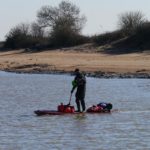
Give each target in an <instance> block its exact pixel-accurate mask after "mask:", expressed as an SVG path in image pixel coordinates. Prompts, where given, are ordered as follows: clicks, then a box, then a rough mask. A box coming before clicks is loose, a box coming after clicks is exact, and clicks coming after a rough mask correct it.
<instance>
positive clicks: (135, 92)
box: [0, 72, 150, 150]
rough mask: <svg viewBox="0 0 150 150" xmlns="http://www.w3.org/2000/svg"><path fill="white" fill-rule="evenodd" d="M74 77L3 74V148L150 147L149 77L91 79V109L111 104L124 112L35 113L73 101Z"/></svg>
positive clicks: (144, 149)
mask: <svg viewBox="0 0 150 150" xmlns="http://www.w3.org/2000/svg"><path fill="white" fill-rule="evenodd" d="M72 79H73V77H72V76H67V75H27V74H12V73H4V72H0V83H1V84H0V109H1V113H0V149H2V150H3V149H4V150H34V149H36V150H49V149H58V150H62V149H65V150H67V149H68V150H70V149H74V150H79V149H87V150H91V149H92V150H99V149H101V150H108V149H112V150H120V149H133V150H135V149H138V150H149V149H150V143H149V131H150V126H149V124H150V115H149V114H150V91H149V87H150V80H148V79H95V78H87V93H86V104H87V107H88V106H90V105H92V104H97V103H99V102H100V101H106V102H111V103H112V104H113V106H114V109H119V111H118V112H114V113H111V114H78V115H64V116H45V117H37V116H36V115H34V113H33V111H34V110H37V109H55V108H56V107H57V105H58V104H59V103H60V102H63V103H68V101H69V96H70V89H71V81H72ZM72 104H73V105H75V102H74V98H73V99H72Z"/></svg>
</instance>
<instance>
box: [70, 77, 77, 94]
mask: <svg viewBox="0 0 150 150" xmlns="http://www.w3.org/2000/svg"><path fill="white" fill-rule="evenodd" d="M72 86H73V87H72V90H71V93H73V91H74V90H75V88H76V87H77V81H76V80H73V81H72Z"/></svg>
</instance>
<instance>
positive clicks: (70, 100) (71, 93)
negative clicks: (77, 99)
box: [68, 93, 72, 106]
mask: <svg viewBox="0 0 150 150" xmlns="http://www.w3.org/2000/svg"><path fill="white" fill-rule="evenodd" d="M71 97H72V93H71V94H70V99H69V103H68V106H69V105H70V103H71Z"/></svg>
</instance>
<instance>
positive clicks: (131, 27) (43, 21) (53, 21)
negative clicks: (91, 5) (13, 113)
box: [4, 1, 150, 49]
mask: <svg viewBox="0 0 150 150" xmlns="http://www.w3.org/2000/svg"><path fill="white" fill-rule="evenodd" d="M36 16H37V20H36V21H35V22H33V23H31V24H27V23H20V24H19V25H16V26H15V27H13V28H12V29H10V31H9V32H8V34H7V35H6V41H5V45H4V46H5V47H6V48H11V49H17V48H18V49H20V48H35V49H38V48H53V47H67V46H73V45H78V44H83V43H87V42H94V43H96V44H98V45H103V44H107V43H110V42H113V41H116V40H119V39H122V38H128V39H129V38H130V39H131V41H132V42H136V43H138V44H139V43H142V42H143V40H146V41H147V42H148V41H149V40H150V38H149V35H150V23H149V21H148V20H146V19H145V16H144V15H143V13H142V12H140V11H136V12H126V13H123V14H120V15H119V18H118V29H117V30H115V31H113V32H106V33H103V34H100V35H95V36H91V37H87V36H83V35H82V34H81V31H82V29H83V27H84V25H85V23H86V17H85V16H84V15H82V14H81V12H80V9H79V7H78V6H76V5H75V4H73V3H71V2H69V1H62V2H60V4H59V5H58V6H57V7H52V6H43V7H41V8H40V9H39V11H38V12H37V15H36Z"/></svg>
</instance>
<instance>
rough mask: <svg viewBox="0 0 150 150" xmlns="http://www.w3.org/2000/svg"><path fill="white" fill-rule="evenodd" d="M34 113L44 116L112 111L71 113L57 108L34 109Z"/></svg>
mask: <svg viewBox="0 0 150 150" xmlns="http://www.w3.org/2000/svg"><path fill="white" fill-rule="evenodd" d="M34 113H35V114H36V115H37V116H44V115H67V114H69V115H70V114H71V115H75V114H83V113H88V114H96V113H97V114H99V113H111V111H104V110H103V111H99V112H70V113H68V112H67V113H66V112H59V111H57V110H36V111H34Z"/></svg>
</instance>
